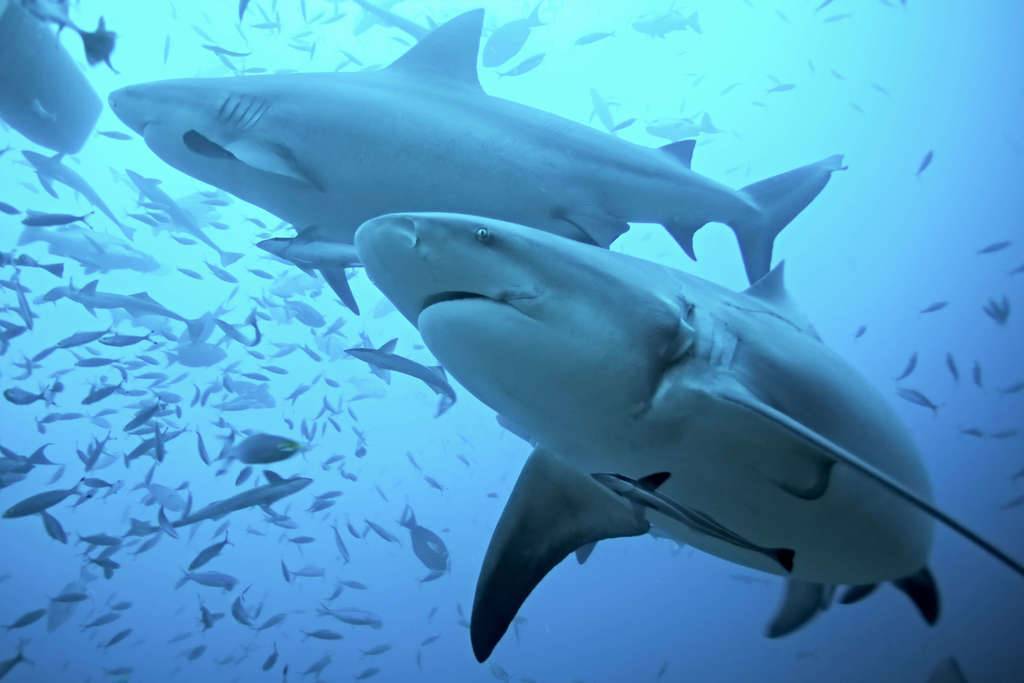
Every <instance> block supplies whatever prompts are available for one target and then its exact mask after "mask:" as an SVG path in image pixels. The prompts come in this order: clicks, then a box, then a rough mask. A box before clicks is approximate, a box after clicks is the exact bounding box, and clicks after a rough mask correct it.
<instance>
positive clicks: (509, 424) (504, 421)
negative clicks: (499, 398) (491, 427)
mask: <svg viewBox="0 0 1024 683" xmlns="http://www.w3.org/2000/svg"><path fill="white" fill-rule="evenodd" d="M495 419H496V420H497V421H498V424H499V425H501V426H502V427H504V428H505V429H506V430H507V431H509V432H511V433H512V434H515V435H516V436H518V437H519V438H520V439H522V440H523V441H525V442H526V443H529V444H535V443H536V442H535V441H534V440H533V439H532V438H531V437H530V434H529V433H528V432H527V431H526V430H525V429H524V428H523V426H522V425H520V424H519V423H517V422H516V421H514V420H511V419H509V418H507V417H505V416H504V415H497V416H495Z"/></svg>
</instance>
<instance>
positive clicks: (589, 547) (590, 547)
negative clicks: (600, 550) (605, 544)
mask: <svg viewBox="0 0 1024 683" xmlns="http://www.w3.org/2000/svg"><path fill="white" fill-rule="evenodd" d="M596 547H597V541H594V542H593V543H588V544H586V545H581V546H580V547H579V548H576V561H577V562H579V563H580V564H585V563H586V561H587V560H588V559H590V555H591V553H593V552H594V548H596Z"/></svg>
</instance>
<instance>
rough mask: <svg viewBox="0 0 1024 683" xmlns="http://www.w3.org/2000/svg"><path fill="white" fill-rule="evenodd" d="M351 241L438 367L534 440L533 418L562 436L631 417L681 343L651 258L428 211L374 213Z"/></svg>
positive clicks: (678, 319) (679, 316)
mask: <svg viewBox="0 0 1024 683" xmlns="http://www.w3.org/2000/svg"><path fill="white" fill-rule="evenodd" d="M355 242H356V249H357V251H358V253H359V256H360V259H361V260H362V262H363V264H364V265H365V267H366V269H367V273H368V275H369V276H370V278H371V279H372V280H373V282H374V283H375V284H376V285H377V286H378V287H379V288H380V289H381V291H382V292H383V293H384V295H385V296H387V297H388V298H389V299H390V300H391V302H392V303H393V304H394V305H395V306H396V308H398V310H399V311H400V312H401V313H402V314H403V315H404V316H405V317H406V318H407V319H408V320H409V321H411V322H412V323H413V324H414V325H416V326H417V327H418V328H419V330H420V332H421V334H422V336H423V339H424V341H425V342H426V344H427V346H428V347H429V348H430V350H431V351H432V352H433V353H434V355H435V356H437V358H438V360H440V361H441V363H442V365H443V366H444V367H445V368H446V369H447V370H449V371H450V372H451V373H452V374H453V375H454V376H455V377H456V378H457V379H458V380H459V382H460V383H462V384H463V385H464V386H466V388H467V389H469V390H470V391H471V392H472V393H474V394H475V395H477V396H478V397H480V398H481V399H482V400H483V401H484V402H485V403H488V404H489V405H490V406H491V407H492V408H494V409H495V410H496V411H498V413H500V414H501V415H503V416H504V417H506V418H508V419H509V420H510V421H512V422H514V423H516V424H517V425H518V426H520V427H522V428H523V429H524V430H525V431H526V432H528V433H531V434H532V435H533V436H535V437H536V438H538V439H545V438H546V435H544V434H542V433H540V432H542V431H543V430H544V428H543V427H542V426H541V425H539V424H536V422H537V420H536V416H537V415H544V416H545V418H546V419H545V420H544V421H545V422H546V423H549V424H550V423H557V424H559V425H561V427H562V428H566V427H567V428H568V430H566V429H562V428H560V430H559V431H560V433H563V434H564V433H565V432H566V431H568V432H572V431H577V430H591V431H592V430H593V429H594V428H595V419H597V420H598V421H600V420H602V419H607V420H612V421H614V420H629V419H632V417H635V416H636V415H637V414H639V413H642V412H643V410H644V407H645V406H647V405H649V403H650V401H651V399H652V396H653V394H654V392H655V391H656V390H657V387H658V383H659V381H660V378H661V376H662V375H663V374H664V370H665V368H666V367H667V366H668V365H669V364H671V363H672V362H673V359H675V358H677V357H679V355H680V354H681V353H683V352H685V350H686V349H687V348H688V347H689V345H690V344H691V343H692V330H690V329H689V327H688V325H687V323H686V322H685V318H686V310H687V305H686V302H685V301H684V300H683V299H682V298H680V297H678V296H677V295H675V294H674V293H668V292H665V287H664V286H663V285H661V286H658V285H657V284H656V283H654V282H652V278H651V277H650V264H647V263H643V262H636V263H643V266H644V267H643V268H640V267H637V268H635V269H633V268H630V267H625V268H623V267H622V265H621V264H620V265H619V267H618V268H617V269H609V268H606V267H604V266H605V263H606V259H607V258H608V257H609V253H608V252H606V251H604V250H601V249H598V248H596V247H590V246H587V245H583V244H580V243H576V242H572V241H570V240H566V239H563V238H559V237H557V236H554V235H551V234H548V233H545V232H542V231H539V230H534V229H532V228H527V227H524V226H520V225H514V224H511V223H505V222H501V221H496V220H491V219H485V218H477V217H472V216H465V215H456V214H428V213H421V214H412V213H410V214H391V215H387V216H382V217H379V218H376V219H373V220H371V221H368V222H367V223H364V224H363V225H362V226H361V227H360V228H359V230H358V231H357V232H356V238H355ZM616 256H618V257H619V258H620V259H621V258H623V257H622V256H621V255H616ZM626 262H627V263H628V264H630V265H632V264H634V260H633V259H628V257H626ZM609 349H614V350H615V352H614V357H610V355H609V352H608V350H609ZM524 405H528V406H529V409H528V410H525V409H524V408H523V406H524ZM527 413H529V414H527ZM551 418H553V419H551ZM610 426H611V425H610V423H609V427H610ZM597 428H600V426H598V427H597Z"/></svg>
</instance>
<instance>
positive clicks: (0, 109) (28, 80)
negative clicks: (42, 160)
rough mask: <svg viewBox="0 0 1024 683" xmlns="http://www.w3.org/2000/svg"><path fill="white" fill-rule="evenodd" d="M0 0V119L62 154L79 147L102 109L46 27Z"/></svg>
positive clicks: (7, 0) (18, 1) (13, 3)
mask: <svg viewBox="0 0 1024 683" xmlns="http://www.w3.org/2000/svg"><path fill="white" fill-rule="evenodd" d="M24 5H25V3H24V2H22V1H21V0H14V1H12V0H0V120H3V121H4V122H6V123H7V124H8V125H10V126H11V127H12V128H14V129H15V130H17V131H18V132H19V133H21V134H22V135H24V136H25V137H26V138H28V139H29V140H31V141H32V142H34V143H36V144H39V145H43V146H44V147H48V148H50V149H53V150H56V151H57V152H61V153H64V154H74V153H75V152H77V151H78V150H80V149H81V148H82V145H84V144H85V141H86V140H87V139H88V138H89V134H90V133H91V132H92V128H93V125H95V123H96V119H98V118H99V115H100V111H101V110H102V108H103V105H102V103H101V102H100V98H99V97H97V95H96V92H95V91H94V90H93V89H92V86H91V85H89V81H88V80H87V79H86V78H85V76H84V75H83V74H82V72H81V71H80V70H79V69H78V67H77V66H76V65H75V62H74V61H73V60H72V59H71V56H70V55H69V54H68V53H67V52H66V51H65V50H64V47H63V46H62V45H61V43H60V40H59V39H58V38H57V37H56V36H55V35H54V32H53V31H52V30H51V29H50V27H49V26H48V25H47V24H45V23H43V22H42V21H39V19H37V18H36V17H35V16H33V14H32V13H30V12H29V11H28V10H27V9H25V7H24Z"/></svg>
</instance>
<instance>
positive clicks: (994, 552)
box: [719, 392, 1024, 576]
mask: <svg viewBox="0 0 1024 683" xmlns="http://www.w3.org/2000/svg"><path fill="white" fill-rule="evenodd" d="M719 396H720V398H722V399H723V400H726V401H729V402H731V403H733V404H735V405H738V406H741V407H743V408H745V409H747V410H749V411H750V412H752V413H754V414H756V415H758V416H760V417H762V418H763V419H765V420H768V421H769V422H772V423H774V424H776V425H777V426H779V427H781V428H782V429H784V430H786V431H788V432H790V433H791V434H792V435H794V436H796V437H797V438H799V439H802V440H803V441H804V442H806V443H808V444H810V445H812V446H814V447H815V448H816V449H817V450H818V451H819V452H821V453H822V454H824V455H826V456H828V457H829V458H830V459H832V460H834V461H835V462H837V463H841V464H843V465H845V466H847V467H850V468H851V469H854V470H856V471H857V472H860V473H861V474H862V475H864V476H865V477H867V478H868V479H871V480H872V481H874V482H876V483H877V484H878V485H880V486H881V487H882V488H885V489H887V490H888V491H889V492H891V493H893V494H895V495H896V496H898V497H899V498H902V499H903V500H905V501H906V502H907V503H909V504H910V505H912V506H914V507H916V508H917V509H918V510H920V511H921V512H924V513H925V514H927V515H929V516H930V517H932V518H933V519H935V520H936V521H938V522H941V523H942V524H943V525H945V526H946V527H947V528H949V529H951V530H952V531H955V532H956V533H958V534H960V536H962V537H963V538H965V539H967V540H968V541H970V542H971V543H973V544H974V545H976V546H978V547H979V548H981V549H982V550H984V551H985V552H986V553H988V554H989V555H991V556H992V557H994V558H995V559H997V560H999V561H1000V562H1002V563H1003V564H1004V565H1006V566H1007V567H1009V568H1010V569H1012V570H1013V571H1014V572H1016V573H1017V574H1019V575H1021V576H1024V565H1022V564H1021V563H1020V562H1018V561H1017V560H1015V559H1013V558H1012V557H1010V556H1009V555H1007V554H1006V553H1005V552H1004V551H1003V550H1001V549H999V548H998V547H997V546H996V545H994V544H993V543H991V542H990V541H988V540H986V539H985V538H983V537H982V536H981V535H979V534H978V533H977V532H975V531H973V530H971V529H970V528H969V527H967V526H966V525H964V524H963V523H962V522H960V521H958V520H957V519H956V518H955V517H952V516H951V515H949V514H947V513H946V512H943V511H942V510H940V509H939V508H938V507H936V506H935V505H933V504H932V503H931V502H930V501H928V500H927V499H925V498H924V497H923V496H921V495H920V494H918V493H916V492H914V491H911V490H910V489H909V488H907V487H906V486H904V485H903V484H901V483H900V482H898V481H896V480H895V479H893V478H892V477H890V476H889V475H888V474H886V473H885V472H882V471H881V470H879V469H878V468H877V467H875V466H874V465H872V464H870V463H868V462H865V461H864V460H861V459H860V458H859V457H857V456H856V455H854V454H853V453H851V452H850V451H848V450H846V449H845V448H843V447H842V446H840V445H839V444H837V443H834V442H833V441H831V440H830V439H828V438H826V437H825V436H823V435H821V434H819V433H818V432H816V431H814V430H813V429H810V428H809V427H807V426H806V425H803V424H801V423H800V422H798V421H797V420H794V419H793V418H792V417H790V416H789V415H786V414H785V413H783V412H782V411H780V410H777V409H775V408H773V407H771V406H769V405H767V404H766V403H764V402H762V401H759V400H757V399H756V398H755V397H753V396H752V395H750V394H746V393H744V392H726V393H721V394H720V395H719Z"/></svg>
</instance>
